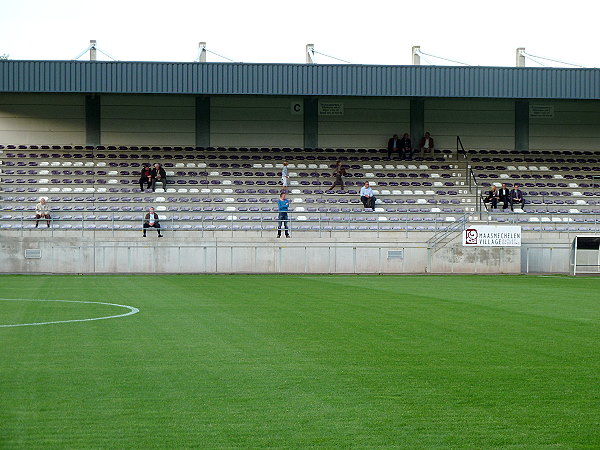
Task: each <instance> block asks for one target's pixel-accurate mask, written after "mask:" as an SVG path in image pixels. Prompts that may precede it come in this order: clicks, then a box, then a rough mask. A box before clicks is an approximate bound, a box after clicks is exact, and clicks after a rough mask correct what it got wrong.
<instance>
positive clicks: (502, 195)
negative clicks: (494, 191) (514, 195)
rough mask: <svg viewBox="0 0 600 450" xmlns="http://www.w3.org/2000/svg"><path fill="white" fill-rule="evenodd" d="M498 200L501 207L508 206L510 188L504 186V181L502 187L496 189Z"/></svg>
mask: <svg viewBox="0 0 600 450" xmlns="http://www.w3.org/2000/svg"><path fill="white" fill-rule="evenodd" d="M498 200H500V201H501V202H502V209H506V208H508V205H509V204H510V189H508V188H507V187H506V183H502V187H501V188H500V190H499V191H498Z"/></svg>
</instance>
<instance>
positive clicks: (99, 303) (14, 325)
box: [0, 298, 140, 328]
mask: <svg viewBox="0 0 600 450" xmlns="http://www.w3.org/2000/svg"><path fill="white" fill-rule="evenodd" d="M0 301H7V302H62V303H90V304H95V305H107V306H118V307H120V308H127V309H128V310H129V312H126V313H125V314H118V315H116V316H103V317H92V318H89V319H72V320H54V321H52V322H34V323H16V324H10V325H0V328H9V327H28V326H36V325H50V324H53V323H70V322H91V321H92V320H105V319H117V318H119V317H127V316H131V315H133V314H137V313H138V312H140V310H139V309H137V308H136V307H134V306H128V305H119V304H117V303H106V302H88V301H83V300H46V299H31V298H0Z"/></svg>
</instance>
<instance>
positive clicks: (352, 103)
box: [319, 97, 410, 148]
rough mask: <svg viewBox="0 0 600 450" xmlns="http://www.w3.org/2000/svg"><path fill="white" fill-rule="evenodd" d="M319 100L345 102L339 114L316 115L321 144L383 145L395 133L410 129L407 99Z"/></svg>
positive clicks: (342, 98)
mask: <svg viewBox="0 0 600 450" xmlns="http://www.w3.org/2000/svg"><path fill="white" fill-rule="evenodd" d="M319 101H320V102H325V103H329V102H333V103H343V105H344V114H343V115H341V116H319V146H320V147H334V148H335V147H348V148H354V147H360V148H384V147H386V146H387V141H388V139H389V138H390V137H391V136H392V135H393V134H394V133H396V134H399V135H402V134H403V133H409V132H410V118H409V115H410V105H409V103H410V101H409V100H408V99H403V98H368V97H362V98H354V97H336V98H323V99H319Z"/></svg>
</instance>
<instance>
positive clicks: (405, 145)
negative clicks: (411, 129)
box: [400, 133, 413, 159]
mask: <svg viewBox="0 0 600 450" xmlns="http://www.w3.org/2000/svg"><path fill="white" fill-rule="evenodd" d="M400 151H401V152H402V155H403V156H404V159H409V158H410V159H412V157H413V148H412V142H411V141H410V137H408V133H404V135H403V136H402V139H400Z"/></svg>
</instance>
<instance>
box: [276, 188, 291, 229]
mask: <svg viewBox="0 0 600 450" xmlns="http://www.w3.org/2000/svg"><path fill="white" fill-rule="evenodd" d="M289 208H290V201H289V200H288V199H286V198H285V192H282V193H281V194H279V200H277V210H278V211H279V215H278V217H277V237H278V238H280V237H281V228H282V227H283V228H285V237H286V238H289V237H290V232H289V227H288V223H289V218H288V210H289Z"/></svg>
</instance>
